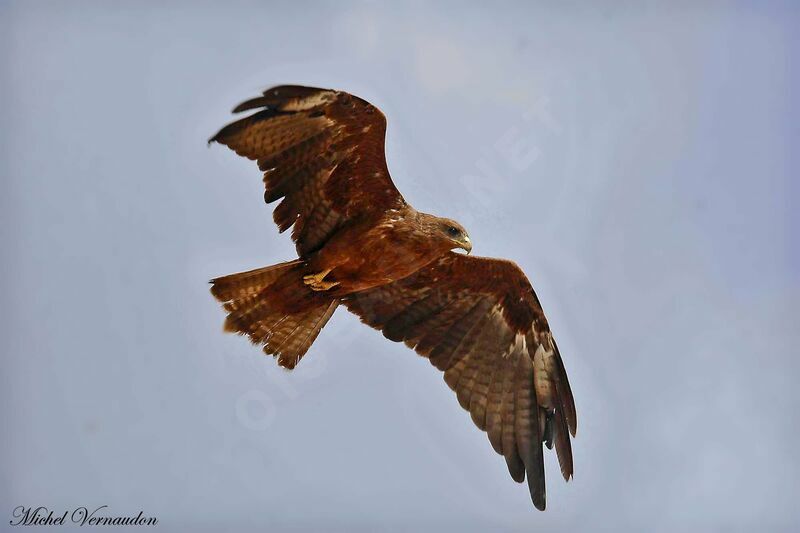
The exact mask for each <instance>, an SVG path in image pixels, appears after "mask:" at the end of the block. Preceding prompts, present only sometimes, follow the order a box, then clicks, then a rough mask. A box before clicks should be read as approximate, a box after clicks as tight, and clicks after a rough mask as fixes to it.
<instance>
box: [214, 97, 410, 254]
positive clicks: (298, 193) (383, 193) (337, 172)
mask: <svg viewBox="0 0 800 533" xmlns="http://www.w3.org/2000/svg"><path fill="white" fill-rule="evenodd" d="M251 109H258V111H257V112H256V113H253V114H252V115H250V116H248V117H245V118H243V119H240V120H237V121H236V122H233V123H232V124H229V125H227V126H225V127H224V128H222V129H221V130H220V131H219V132H218V133H217V134H216V135H214V136H213V137H212V138H211V139H210V140H209V142H218V143H220V144H224V145H226V146H228V147H229V148H231V149H232V150H234V151H235V152H236V153H237V154H239V155H242V156H244V157H247V158H248V159H255V160H257V161H258V167H259V168H260V169H261V170H262V171H264V185H265V187H266V192H265V194H264V199H265V200H266V201H267V203H270V202H273V201H275V200H278V199H280V198H283V201H282V202H281V203H280V204H279V205H278V206H277V207H276V208H275V212H274V213H273V217H274V219H275V223H276V224H277V225H278V228H279V229H280V231H281V232H283V231H285V230H287V229H288V228H290V227H291V226H292V225H294V229H293V230H292V239H293V240H294V241H295V244H296V246H297V252H298V254H299V255H300V256H301V257H303V256H305V255H307V254H309V253H311V252H313V251H315V250H318V249H319V248H321V247H322V246H323V245H324V244H325V242H326V241H327V240H328V239H329V238H330V237H331V236H332V235H333V234H334V233H336V231H337V230H339V229H341V228H342V227H343V226H345V225H347V224H348V223H350V222H352V221H354V220H356V219H359V220H361V219H364V218H368V217H371V216H374V217H376V218H377V217H379V216H380V215H381V214H383V213H384V212H386V211H387V210H390V209H399V208H401V207H403V206H404V205H405V201H404V200H403V197H402V196H401V195H400V193H399V192H398V190H397V188H396V187H395V186H394V183H393V182H392V179H391V177H390V176H389V171H388V169H387V167H386V157H385V155H384V137H385V134H386V118H385V117H384V116H383V113H381V112H380V110H379V109H378V108H376V107H375V106H373V105H371V104H370V103H369V102H367V101H365V100H362V99H361V98H358V97H357V96H353V95H351V94H348V93H346V92H342V91H333V90H329V89H317V88H313V87H300V86H294V85H284V86H279V87H273V88H271V89H268V90H266V91H264V93H263V95H262V96H259V97H257V98H253V99H251V100H248V101H246V102H243V103H242V104H240V105H238V106H237V107H236V108H235V109H234V110H233V111H234V113H238V112H242V111H247V110H251Z"/></svg>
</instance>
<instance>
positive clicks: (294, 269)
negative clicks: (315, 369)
mask: <svg viewBox="0 0 800 533" xmlns="http://www.w3.org/2000/svg"><path fill="white" fill-rule="evenodd" d="M211 283H212V287H211V293H212V294H213V295H214V296H215V297H216V298H217V299H218V300H220V301H221V302H223V303H224V307H225V309H226V310H227V311H228V312H229V313H228V316H227V318H226V319H225V326H224V329H225V331H230V332H234V333H238V334H240V335H247V336H248V337H249V338H250V340H251V341H252V342H253V343H254V344H262V345H263V346H264V353H266V354H268V355H273V356H275V357H276V358H277V359H278V364H279V365H280V366H282V367H285V368H290V369H291V368H294V367H295V365H297V363H298V362H299V361H300V359H301V358H302V357H303V355H305V353H306V352H307V351H308V349H309V348H310V347H311V344H313V342H314V340H316V338H317V335H319V332H320V331H321V330H322V328H323V327H324V326H325V324H326V323H327V322H328V320H329V319H330V317H331V316H332V315H333V312H334V311H335V310H336V307H338V305H339V301H338V300H337V299H332V298H331V297H330V296H328V295H325V294H320V293H319V292H315V291H312V290H311V289H309V288H308V287H306V286H305V284H304V283H303V264H302V262H301V261H299V260H298V261H290V262H287V263H281V264H278V265H273V266H270V267H266V268H260V269H256V270H251V271H249V272H242V273H239V274H231V275H229V276H224V277H221V278H217V279H213V280H211Z"/></svg>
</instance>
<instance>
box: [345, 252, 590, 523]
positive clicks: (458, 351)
mask: <svg viewBox="0 0 800 533" xmlns="http://www.w3.org/2000/svg"><path fill="white" fill-rule="evenodd" d="M344 303H345V305H346V306H347V308H348V309H350V310H351V311H352V312H354V313H355V314H357V315H358V316H359V317H361V320H362V321H363V322H365V323H367V324H369V325H370V326H372V327H374V328H376V329H380V330H382V331H383V334H384V336H386V337H387V338H388V339H390V340H393V341H398V342H399V341H403V342H405V344H406V345H408V346H409V347H411V348H413V349H414V350H416V351H417V353H419V354H420V355H423V356H425V357H427V358H429V359H430V361H431V363H432V364H433V365H434V366H436V367H437V368H438V369H439V370H442V371H444V380H445V382H447V384H448V385H449V386H450V388H451V389H453V390H454V391H455V392H456V394H457V396H458V401H459V403H460V404H461V406H462V407H464V409H467V410H469V412H470V414H471V415H472V420H473V421H474V422H475V424H476V425H477V426H478V427H479V428H481V429H482V430H484V431H486V432H487V433H488V435H489V441H490V442H491V443H492V446H493V447H494V449H495V450H496V451H497V453H499V454H501V455H503V456H504V457H505V459H506V463H507V464H508V470H509V472H510V474H511V477H513V478H514V480H515V481H517V482H519V483H521V482H522V481H523V480H524V479H525V474H526V472H527V476H528V486H529V489H530V493H531V499H532V500H533V503H534V505H536V507H537V508H538V509H544V507H545V482H544V459H543V450H542V443H545V444H546V445H547V446H548V447H551V446H552V444H553V443H555V447H556V453H557V456H558V461H559V464H560V466H561V473H562V474H563V476H564V479H566V480H569V478H570V477H571V476H572V448H571V443H570V434H572V436H573V437H574V436H575V431H576V428H577V419H576V413H575V403H574V401H573V398H572V391H571V390H570V387H569V382H568V381H567V374H566V371H565V370H564V365H563V363H562V361H561V356H560V355H559V353H558V348H557V347H556V344H555V341H554V340H553V337H552V335H551V333H550V329H549V327H548V325H547V320H546V319H545V317H544V313H543V311H542V308H541V305H540V304H539V300H538V299H537V298H536V294H534V292H533V288H532V287H531V284H530V282H529V281H528V279H527V278H526V277H525V274H524V273H523V272H522V271H521V270H520V269H519V267H517V265H515V264H514V263H512V262H510V261H504V260H498V259H488V258H483V257H470V256H465V255H462V254H456V253H453V252H450V253H448V254H447V255H445V256H444V257H443V258H441V259H440V260H438V261H435V262H434V263H432V264H431V265H430V266H427V267H425V268H423V269H422V270H420V271H419V272H417V273H416V274H414V275H412V276H409V277H407V278H404V279H402V280H399V281H395V282H393V283H391V284H388V285H385V286H382V287H379V288H376V289H370V290H368V291H364V292H361V293H356V294H354V295H352V296H350V297H349V298H348V299H345V300H344Z"/></svg>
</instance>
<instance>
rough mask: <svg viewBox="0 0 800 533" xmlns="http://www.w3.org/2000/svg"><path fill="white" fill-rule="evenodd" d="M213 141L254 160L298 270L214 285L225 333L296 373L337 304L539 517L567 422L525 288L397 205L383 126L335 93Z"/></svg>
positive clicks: (568, 469)
mask: <svg viewBox="0 0 800 533" xmlns="http://www.w3.org/2000/svg"><path fill="white" fill-rule="evenodd" d="M254 109H257V110H258V111H256V112H255V113H253V114H251V115H250V116H248V117H246V118H242V119H241V120H237V121H236V122H233V123H232V124H229V125H228V126H225V127H224V128H222V130H220V131H219V133H217V134H216V135H214V137H212V138H211V139H210V140H209V143H210V142H214V141H215V142H218V143H220V144H224V145H226V146H228V147H230V148H231V149H233V150H234V151H235V152H236V153H237V154H239V155H242V156H244V157H247V158H248V159H254V160H256V161H258V167H259V168H260V169H261V170H262V171H263V172H264V185H265V187H266V193H265V194H264V199H265V200H266V202H267V203H270V202H274V201H276V200H279V199H281V198H282V200H281V202H280V204H278V206H277V207H276V208H275V211H274V213H273V216H274V219H275V223H276V224H277V225H278V228H279V229H280V231H281V232H283V231H286V230H287V229H289V228H290V227H292V228H293V229H292V239H293V240H294V242H295V244H296V247H297V255H298V258H297V259H295V260H294V261H289V262H286V263H281V264H278V265H273V266H268V267H265V268H259V269H256V270H251V271H249V272H242V273H239V274H231V275H229V276H225V277H222V278H217V279H214V280H212V281H211V283H212V284H213V286H212V288H211V292H212V293H213V295H214V296H215V297H216V298H217V299H219V300H220V301H222V302H224V307H225V310H226V311H227V312H228V316H227V319H226V320H225V330H226V331H231V332H236V333H239V334H242V335H247V336H248V337H249V338H250V340H252V342H253V343H255V344H260V345H263V349H264V352H265V353H267V354H270V355H274V356H275V357H277V359H278V364H279V365H281V366H283V367H285V368H290V369H291V368H294V366H295V365H296V364H297V363H298V362H299V361H300V359H301V358H302V357H303V355H304V354H305V353H306V351H307V350H308V348H309V347H310V346H311V344H312V343H313V342H314V340H315V339H316V338H317V335H318V334H319V332H320V330H321V329H322V328H323V326H325V323H326V322H327V321H328V320H329V319H330V317H331V315H333V312H334V311H335V310H336V308H337V307H338V306H339V305H340V304H343V305H344V306H345V307H347V309H348V310H350V311H351V312H353V313H355V314H356V315H358V316H359V317H360V318H361V320H362V321H363V322H364V323H366V324H368V325H370V326H372V327H373V328H376V329H379V330H381V331H382V332H383V334H384V336H386V338H388V339H390V340H393V341H398V342H399V341H402V342H404V343H405V344H406V345H407V346H408V347H410V348H413V349H414V350H416V352H417V353H419V354H420V355H422V356H424V357H427V358H428V359H429V360H430V362H431V363H432V364H433V365H434V366H435V367H436V368H438V369H439V370H442V371H443V372H444V380H445V382H446V383H447V384H448V385H449V386H450V388H451V389H453V390H454V391H455V392H456V395H457V397H458V401H459V403H460V404H461V406H462V407H463V408H464V409H467V410H468V411H469V412H470V414H471V415H472V420H473V421H474V422H475V424H476V425H477V426H478V427H479V428H480V429H482V430H484V431H486V432H487V433H488V435H489V441H490V442H491V444H492V447H494V449H495V450H496V451H497V453H499V454H501V455H502V456H503V457H505V459H506V463H507V465H508V471H509V472H510V473H511V477H512V478H514V480H515V481H517V482H519V483H521V482H522V481H524V479H525V476H526V473H527V478H528V487H529V489H530V493H531V499H532V501H533V503H534V505H535V506H536V507H537V508H538V509H541V510H544V508H545V479H544V457H543V449H542V443H544V444H545V445H546V446H547V447H548V448H552V446H553V444H555V447H556V455H557V457H558V461H559V464H560V466H561V473H562V474H563V476H564V479H565V480H567V481H568V480H569V478H570V477H571V476H572V448H571V443H570V434H572V436H573V437H574V436H575V431H576V427H577V419H576V414H575V404H574V401H573V398H572V392H571V390H570V386H569V382H568V380H567V374H566V371H565V370H564V365H563V363H562V361H561V356H560V355H559V352H558V347H557V346H556V343H555V341H554V340H553V336H552V334H551V333H550V328H549V326H548V324H547V320H546V319H545V317H544V313H543V311H542V307H541V305H540V304H539V300H538V299H537V297H536V294H535V293H534V292H533V288H532V287H531V284H530V282H529V281H528V279H527V278H526V277H525V274H523V272H522V270H520V268H519V267H518V266H517V265H516V264H514V263H513V262H511V261H506V260H502V259H490V258H485V257H472V256H468V255H465V254H463V253H456V252H454V251H453V250H455V249H462V250H465V251H466V252H467V253H469V252H470V251H471V249H472V243H471V241H470V239H469V236H468V235H467V232H466V231H465V230H464V228H463V227H461V225H460V224H458V223H457V222H455V221H453V220H450V219H447V218H439V217H436V216H433V215H428V214H425V213H420V212H419V211H417V210H415V209H414V208H413V207H411V206H410V205H409V204H408V203H406V201H405V200H404V199H403V197H402V196H401V195H400V193H399V192H398V190H397V188H396V187H395V185H394V183H393V182H392V180H391V178H390V176H389V170H388V169H387V167H386V159H385V154H384V137H385V133H386V119H385V117H384V116H383V114H382V113H381V112H380V111H379V110H378V109H377V108H376V107H374V106H372V105H371V104H370V103H369V102H366V101H365V100H362V99H361V98H358V97H357V96H353V95H351V94H348V93H346V92H342V91H334V90H328V89H316V88H311V87H300V86H289V85H287V86H280V87H273V88H272V89H269V90H267V91H265V92H264V93H263V95H262V96H259V97H257V98H253V99H251V100H248V101H246V102H244V103H242V104H240V105H239V106H237V107H236V108H235V109H234V110H233V112H234V113H238V112H242V111H248V110H254Z"/></svg>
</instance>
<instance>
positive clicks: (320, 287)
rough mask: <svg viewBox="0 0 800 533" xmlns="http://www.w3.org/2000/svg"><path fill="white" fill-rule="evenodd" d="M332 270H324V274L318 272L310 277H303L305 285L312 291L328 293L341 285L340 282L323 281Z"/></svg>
mask: <svg viewBox="0 0 800 533" xmlns="http://www.w3.org/2000/svg"><path fill="white" fill-rule="evenodd" d="M331 270H332V269H330V268H328V269H326V270H323V271H322V272H318V273H316V274H309V275H308V276H303V283H305V284H306V285H308V286H309V287H311V290H314V291H327V290H328V289H331V288H333V287H335V286H337V285H339V282H338V281H323V280H324V279H325V276H327V275H328V274H330V273H331Z"/></svg>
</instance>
